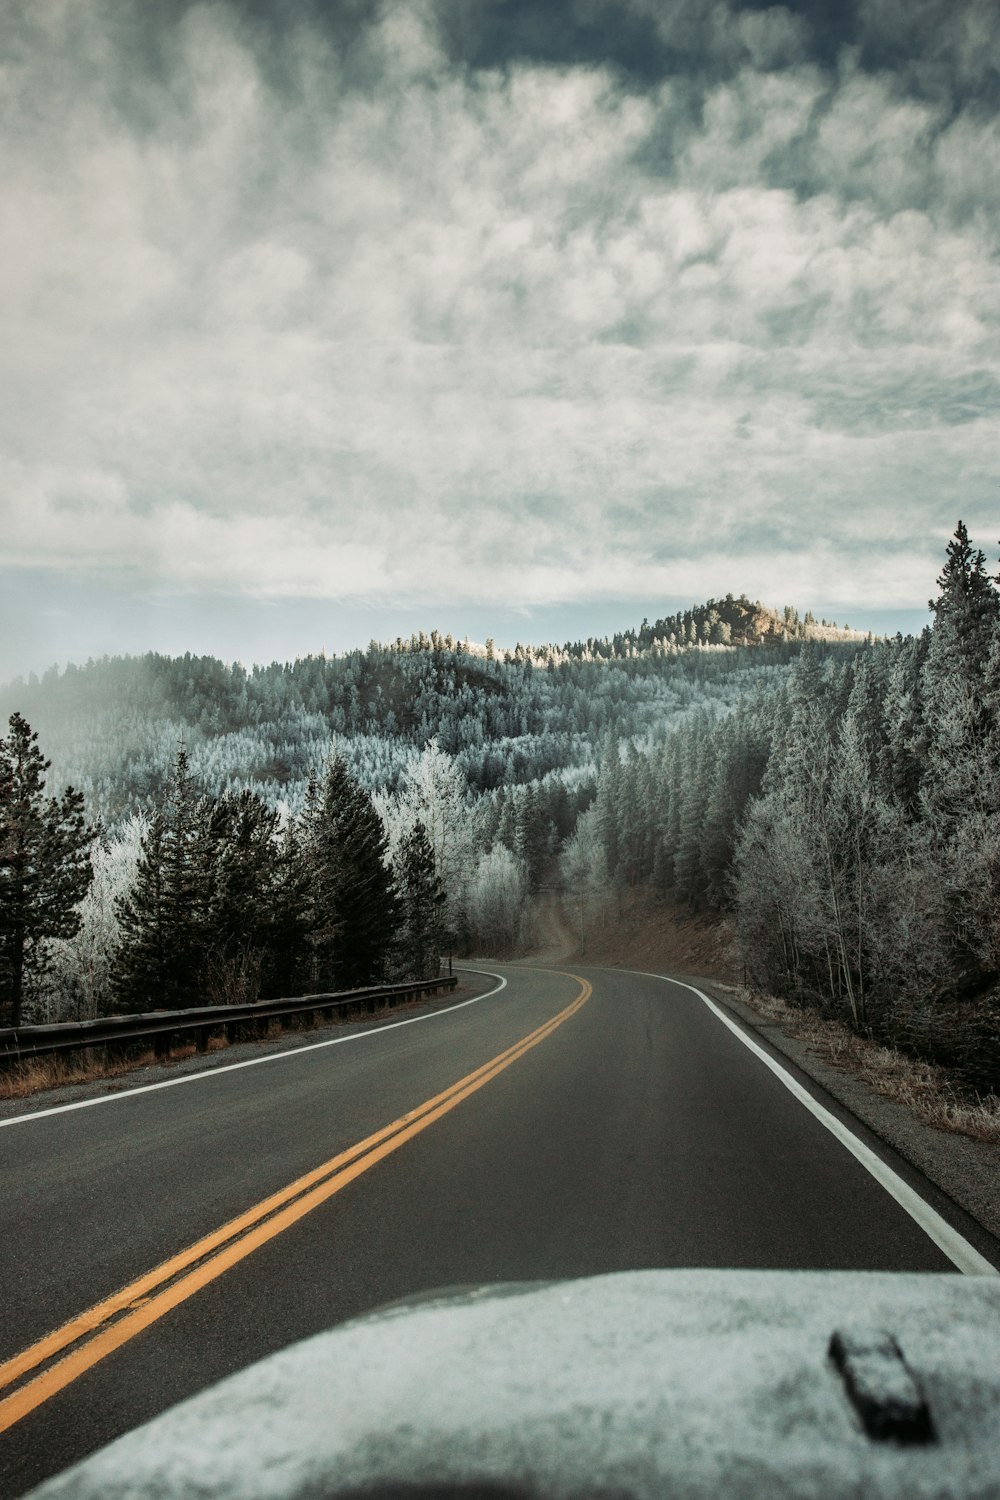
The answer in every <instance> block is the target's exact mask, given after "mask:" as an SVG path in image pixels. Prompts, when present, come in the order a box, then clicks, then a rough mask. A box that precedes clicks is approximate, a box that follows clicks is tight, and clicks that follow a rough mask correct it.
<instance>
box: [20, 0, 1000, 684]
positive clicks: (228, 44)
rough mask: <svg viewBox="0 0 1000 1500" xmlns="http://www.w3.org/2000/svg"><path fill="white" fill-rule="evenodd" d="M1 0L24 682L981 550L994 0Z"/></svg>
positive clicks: (990, 526) (997, 372)
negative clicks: (774, 2) (51, 672)
mask: <svg viewBox="0 0 1000 1500" xmlns="http://www.w3.org/2000/svg"><path fill="white" fill-rule="evenodd" d="M3 11H4V16H3V25H2V28H0V132H2V135H0V202H2V204H3V212H2V217H0V266H2V268H3V274H2V276H0V307H2V314H0V316H2V329H3V337H2V339H0V391H2V403H0V601H2V602H0V630H2V640H0V677H7V676H10V675H12V674H13V673H15V672H21V671H26V670H29V669H36V670H38V669H41V668H44V667H45V666H46V665H47V664H48V663H49V662H50V661H53V660H59V661H64V660H66V659H68V658H74V659H77V660H79V659H85V658H86V657H87V655H89V654H98V653H100V652H104V651H115V650H144V649H148V648H152V649H161V650H170V651H173V650H185V649H190V650H194V651H205V652H213V653H216V654H219V655H222V656H224V657H226V658H231V657H240V658H241V659H243V660H245V661H251V660H259V659H268V660H269V659H271V658H272V657H282V656H289V655H295V654H298V653H304V652H307V651H310V650H318V649H319V648H320V647H321V646H325V647H326V648H327V649H329V650H334V649H342V648H344V647H347V646H350V645H353V644H362V645H364V644H366V643H367V640H368V639H369V637H371V636H373V635H376V636H381V637H388V636H394V635H395V634H396V633H397V630H402V631H404V632H406V633H408V632H409V630H410V629H411V628H414V627H419V626H421V625H423V626H425V627H427V628H430V627H431V626H433V625H437V626H440V628H442V629H443V630H449V629H450V630H453V631H455V632H456V633H458V634H462V633H465V632H466V631H468V632H469V633H470V634H472V635H474V636H477V637H478V638H479V639H482V638H483V637H485V635H487V634H493V635H495V636H496V637H497V639H498V640H501V641H504V642H507V641H510V642H511V643H512V642H513V641H514V639H516V638H521V639H526V640H527V639H543V638H549V637H550V636H554V637H557V638H563V637H565V636H566V635H570V634H572V635H578V634H584V635H586V634H589V633H592V632H601V633H603V631H604V630H606V629H609V628H620V627H622V626H625V625H627V624H630V623H638V621H639V620H640V619H641V618H642V616H643V615H644V614H648V615H650V617H652V616H653V615H655V614H656V613H662V612H664V611H665V610H666V609H667V608H668V607H672V606H673V605H674V604H675V603H677V602H684V601H686V602H691V601H694V600H697V599H704V598H705V597H707V596H708V595H718V594H721V593H725V592H726V591H727V590H732V591H734V592H736V593H739V592H743V591H745V592H747V593H749V594H750V595H751V596H752V597H760V598H762V599H764V600H766V601H768V602H771V603H775V604H784V603H793V604H795V605H797V606H798V607H799V608H800V609H802V610H805V609H806V608H812V609H813V610H814V611H815V612H817V613H819V614H827V615H835V616H836V617H837V618H838V619H841V620H843V619H845V618H846V619H848V620H849V621H850V623H851V624H860V625H864V626H866V627H867V626H868V625H869V624H875V625H876V627H878V626H880V625H882V626H884V627H886V628H895V626H896V624H897V623H899V624H902V625H903V627H904V628H908V627H912V626H914V625H919V624H920V623H921V622H922V620H923V619H924V618H925V617H926V601H927V598H928V595H929V594H930V593H931V592H932V591H933V581H934V576H935V574H936V573H937V571H938V569H939V564H940V560H941V558H942V556H943V549H944V546H945V543H946V541H947V538H948V536H949V534H950V533H951V531H952V530H953V528H954V525H955V522H956V520H957V518H958V517H959V516H962V517H963V518H964V519H965V520H966V522H967V523H968V525H969V528H970V531H971V532H972V534H973V537H974V539H975V540H976V541H977V542H978V543H980V544H981V545H983V546H984V548H985V549H986V550H987V555H988V556H989V557H990V559H991V560H993V559H995V557H996V555H997V538H998V537H1000V485H998V477H1000V476H998V469H1000V441H998V438H1000V432H998V420H997V417H998V394H1000V337H998V335H1000V184H998V164H1000V12H998V10H997V8H996V6H995V0H853V3H852V0H797V3H790V4H787V5H778V6H770V7H767V6H762V5H759V4H741V3H740V0H718V3H717V0H382V3H376V0H328V3H321V0H313V3H295V0H286V3H278V0H271V3H268V0H215V3H185V0H4V6H3Z"/></svg>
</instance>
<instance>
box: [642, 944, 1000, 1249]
mask: <svg viewBox="0 0 1000 1500" xmlns="http://www.w3.org/2000/svg"><path fill="white" fill-rule="evenodd" d="M670 977H675V978H677V979H681V980H682V981H683V982H684V983H686V984H692V985H695V986H696V987H697V988H698V989H700V990H703V991H704V992H705V994H706V995H708V996H710V997H711V999H713V1000H714V1001H715V1002H716V1004H718V1005H721V1006H723V1007H724V1008H725V1009H726V1010H727V1011H728V1012H729V1013H730V1014H731V1015H733V1016H734V1017H735V1018H736V1019H737V1020H738V1021H740V1022H741V1023H742V1024H743V1025H744V1026H745V1027H746V1029H747V1030H748V1031H750V1032H752V1033H753V1034H754V1035H755V1036H756V1037H757V1038H759V1039H760V1040H761V1041H762V1042H763V1043H764V1044H765V1045H766V1046H768V1047H769V1048H770V1049H771V1050H773V1051H774V1052H776V1053H778V1054H780V1055H781V1056H782V1057H785V1058H787V1059H788V1061H789V1062H791V1063H794V1064H795V1066H796V1067H797V1068H799V1069H800V1070H801V1071H802V1072H803V1073H804V1074H805V1075H806V1076H807V1077H808V1078H811V1079H813V1080H814V1082H816V1083H818V1084H819V1085H820V1086H821V1087H822V1088H823V1089H824V1090H825V1091H826V1093H828V1094H829V1095H830V1096H831V1098H833V1099H835V1100H836V1101H837V1102H838V1103H839V1104H841V1105H842V1106H843V1107H844V1108H845V1109H847V1110H848V1111H849V1112H850V1113H851V1114H852V1115H854V1116H855V1117H856V1118H857V1119H858V1120H860V1121H861V1122H862V1123H863V1124H864V1125H866V1126H867V1127H868V1129H869V1130H870V1131H872V1132H873V1134H874V1135H876V1136H877V1137H878V1138H879V1140H881V1141H884V1142H885V1144H886V1145H887V1146H891V1147H892V1149H893V1150H894V1151H896V1152H897V1153H898V1154H899V1155H900V1156H901V1157H902V1158H903V1159H904V1160H905V1161H908V1162H909V1163H910V1164H911V1165H912V1166H914V1167H916V1168H917V1170H918V1171H920V1172H922V1173H923V1175H924V1176H925V1177H927V1178H928V1179H929V1181H931V1182H932V1183H934V1185H935V1186H936V1187H938V1188H939V1189H940V1190H941V1191H942V1192H943V1193H945V1194H946V1195H947V1196H948V1197H949V1198H950V1199H952V1201H953V1202H954V1203H956V1204H958V1206H959V1207H960V1208H961V1209H963V1210H964V1212H965V1213H967V1214H969V1215H970V1217H971V1218H973V1219H974V1220H975V1221H976V1223H977V1224H979V1225H981V1226H982V1228H983V1229H985V1230H986V1231H987V1233H989V1234H991V1235H993V1236H995V1237H997V1238H998V1239H1000V1146H998V1145H994V1144H991V1143H989V1142H985V1141H975V1140H971V1139H970V1138H969V1137H968V1136H963V1135H958V1134H955V1133H953V1132H952V1131H947V1130H938V1129H937V1128H935V1127H934V1126H933V1125H927V1124H925V1123H924V1122H923V1121H921V1120H918V1119H916V1118H915V1116H914V1115H913V1113H912V1112H911V1111H910V1110H909V1109H907V1108H906V1106H905V1105H903V1104H900V1103H897V1102H896V1101H895V1100H893V1099H887V1098H886V1097H885V1096H884V1095H882V1094H879V1093H877V1092H876V1091H875V1090H874V1089H873V1088H871V1087H870V1086H869V1085H868V1084H867V1083H865V1082H864V1081H863V1080H862V1079H860V1078H857V1077H855V1076H854V1075H853V1074H851V1073H848V1072H846V1071H845V1070H844V1069H842V1068H835V1067H833V1066H831V1064H829V1063H827V1062H825V1061H824V1060H823V1059H822V1058H820V1057H817V1055H816V1053H815V1052H814V1051H813V1049H812V1048H811V1047H810V1045H809V1044H808V1042H804V1041H801V1040H799V1039H798V1038H796V1037H792V1036H789V1035H788V1034H787V1033H786V1032H784V1031H782V1030H781V1028H780V1027H778V1026H776V1025H775V1024H774V1023H773V1022H771V1021H769V1020H766V1019H765V1018H763V1017H762V1016H760V1015H759V1014H758V1013H757V1012H756V1011H755V1010H753V1008H752V1007H751V1006H749V1005H747V1004H745V1003H744V1002H743V1001H741V1000H740V999H738V998H737V995H736V992H735V990H734V989H733V988H732V987H731V986H729V985H724V984H720V983H719V982H718V981H717V980H713V979H702V978H699V977H697V976H694V975H686V974H684V975H680V974H678V975H675V976H670Z"/></svg>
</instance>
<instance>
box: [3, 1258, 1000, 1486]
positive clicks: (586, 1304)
mask: <svg viewBox="0 0 1000 1500" xmlns="http://www.w3.org/2000/svg"><path fill="white" fill-rule="evenodd" d="M834 1334H839V1335H840V1341H839V1343H836V1342H835V1343H834V1350H833V1353H831V1339H832V1338H833V1335H834ZM845 1350H846V1351H847V1352H846V1355H845ZM852 1351H853V1354H852ZM852 1360H853V1364H852ZM866 1382H867V1386H868V1387H869V1388H870V1389H869V1390H868V1398H870V1399H869V1404H868V1406H867V1407H866V1405H865V1400H864V1399H863V1397H864V1395H865V1392H864V1389H863V1388H864V1387H865V1384H866ZM872 1391H874V1395H872ZM872 1400H874V1402H875V1406H876V1407H877V1406H878V1404H879V1402H880V1401H882V1403H883V1405H884V1406H885V1408H886V1410H887V1411H888V1412H889V1413H890V1416H891V1413H892V1411H896V1413H897V1416H898V1413H899V1410H900V1409H901V1405H900V1404H901V1403H902V1406H903V1407H905V1406H906V1403H907V1401H909V1402H911V1404H912V1403H913V1402H916V1403H917V1404H922V1405H923V1409H924V1414H925V1416H926V1418H927V1420H926V1423H924V1424H923V1426H922V1427H921V1425H920V1422H918V1423H917V1424H916V1425H911V1426H909V1427H908V1426H907V1425H906V1422H905V1421H903V1422H902V1425H899V1424H898V1423H897V1425H896V1426H895V1427H894V1426H893V1423H892V1421H888V1424H887V1426H886V1428H885V1431H884V1433H883V1435H882V1436H877V1435H875V1436H873V1435H871V1433H870V1431H869V1430H867V1429H866V1422H867V1423H868V1424H869V1427H871V1426H872V1423H871V1401H872ZM922 1421H923V1419H922V1418H921V1422H922ZM877 1428H878V1422H877V1421H876V1422H875V1424H874V1429H877ZM874 1429H873V1430H874ZM998 1432H1000V1279H995V1278H993V1277H963V1276H957V1275H955V1276H952V1275H894V1274H886V1273H853V1272H851V1273H847V1272H844V1273H842V1272H770V1271H768V1272H752V1271H732V1272H731V1271H700V1270H690V1271H640V1272H629V1273H621V1274H616V1275H608V1276H596V1277H590V1278H587V1279H583V1280H578V1281H562V1282H549V1283H529V1284H524V1283H521V1284H517V1283H515V1284H506V1285H502V1286H490V1287H481V1288H475V1289H459V1290H450V1291H444V1292H441V1293H437V1294H431V1295H427V1296H423V1297H420V1298H416V1299H411V1300H410V1301H408V1302H406V1303H401V1304H397V1305H394V1306H391V1307H388V1308H384V1309H381V1310H380V1311H378V1312H375V1313H373V1314H371V1315H369V1316H367V1317H365V1318H362V1319H358V1320H356V1321H354V1322H352V1323H348V1324H344V1325H342V1326H341V1327H338V1328H335V1329H332V1330H331V1331H329V1332H327V1333H323V1334H320V1335H318V1336H316V1337H314V1338H311V1339H308V1340H306V1341H304V1342H302V1343H300V1344H296V1345H294V1346H292V1347H291V1348H289V1349H286V1350H284V1351H282V1352H281V1353H279V1354H276V1355H273V1356H271V1357H270V1358H268V1359H265V1360H263V1361H261V1362H260V1363H259V1364H257V1365H254V1366H252V1367H251V1368H249V1369H247V1370H244V1371H242V1372H241V1373H240V1374H238V1375H235V1376H232V1377H230V1378H229V1379H227V1380H224V1381H222V1382H221V1383H220V1384H218V1385H216V1386H214V1387H213V1388H211V1389H210V1390H208V1391H206V1392H204V1393H203V1394H201V1395H199V1396H196V1397H194V1398H193V1399H191V1400H189V1401H186V1402H184V1403H183V1404H182V1405H180V1406H178V1407H175V1408H174V1409H173V1410H172V1411H169V1412H166V1413H165V1414H164V1415H162V1416H160V1417H158V1418H157V1419H156V1420H155V1421H153V1422H150V1423H149V1424H148V1425H146V1426H144V1427H142V1428H139V1429H137V1430H136V1431H135V1432H133V1433H130V1434H128V1435H127V1436H126V1437H123V1438H121V1439H119V1440H118V1441H117V1442H115V1443H113V1444H111V1445H110V1446H109V1447H107V1448H105V1449H104V1450H103V1451H101V1452H100V1453H98V1454H95V1455H94V1456H93V1457H91V1458H90V1459H88V1460H86V1461H85V1462H84V1463H82V1464H80V1465H78V1466H77V1467H76V1468H74V1469H72V1470H70V1471H68V1472H67V1473H65V1474H63V1475H60V1476H58V1477H57V1478H56V1479H53V1480H50V1481H49V1482H47V1483H46V1484H44V1485H42V1486H41V1487H40V1488H39V1489H38V1490H36V1491H34V1492H33V1494H34V1496H35V1497H37V1500H42V1497H44V1500H56V1497H57V1496H59V1497H62V1496H67V1497H68V1496H70V1495H72V1496H73V1497H74V1500H91V1497H93V1500H98V1497H100V1500H118V1497H125V1496H138V1495H142V1496H146V1497H148V1496H156V1497H158V1500H159V1497H162V1500H195V1497H198V1500H206V1497H207V1496H213V1497H225V1500H236V1497H240V1500H304V1497H306V1496H309V1497H317V1496H320V1495H322V1496H324V1497H338V1496H348V1495H356V1494H362V1493H363V1494H365V1495H368V1496H372V1495H383V1496H388V1495H402V1494H406V1495H409V1496H411V1497H412V1496H416V1495H420V1494H421V1493H426V1494H441V1493H442V1492H444V1493H452V1494H464V1495H467V1496H468V1495H474V1494H491V1495H500V1496H503V1495H510V1496H514V1495H518V1496H527V1495H531V1496H535V1495H538V1496H598V1495H600V1496H605V1497H606V1496H610V1495H616V1496H636V1497H638V1496H651V1497H652V1496H656V1497H657V1500H661V1497H663V1496H666V1495H669V1496H671V1497H684V1500H687V1497H691V1500H693V1497H708V1496H712V1497H716V1496H721V1495H725V1496H726V1497H727V1500H741V1497H747V1500H750V1497H754V1500H758V1497H760V1496H762V1495H769V1496H772V1495H795V1496H817V1497H823V1500H838V1497H841V1496H843V1497H845V1500H846V1497H848V1496H849V1497H852V1500H856V1497H857V1496H858V1495H862V1494H863V1495H864V1496H865V1497H866V1500H876V1497H882V1496H894V1497H903V1496H905V1497H907V1500H919V1497H921V1496H927V1497H930V1496H934V1497H937V1500H940V1497H943V1496H956V1497H957V1496H961V1497H965V1500H969V1497H973V1496H982V1497H986V1496H991V1497H996V1496H997V1495H998V1494H1000V1459H998V1451H1000V1450H998V1447H997V1441H998Z"/></svg>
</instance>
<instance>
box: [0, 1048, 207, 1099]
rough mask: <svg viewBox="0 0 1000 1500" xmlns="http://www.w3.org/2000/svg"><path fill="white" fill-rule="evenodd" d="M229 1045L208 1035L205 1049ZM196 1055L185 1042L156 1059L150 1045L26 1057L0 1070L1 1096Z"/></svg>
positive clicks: (36, 1091) (16, 1096) (37, 1091)
mask: <svg viewBox="0 0 1000 1500" xmlns="http://www.w3.org/2000/svg"><path fill="white" fill-rule="evenodd" d="M229 1046H230V1043H229V1042H228V1041H227V1039H226V1038H225V1037H224V1036H221V1035H220V1036H213V1037H209V1040H208V1047H207V1049H206V1050H207V1051H208V1052H221V1051H224V1050H225V1049H226V1048H227V1047H229ZM197 1054H198V1049H197V1047H196V1046H195V1044H194V1042H186V1043H184V1044H183V1045H177V1046H175V1047H171V1049H170V1053H169V1055H168V1056H167V1057H159V1058H158V1057H157V1056H156V1054H155V1052H154V1051H153V1049H152V1048H151V1047H150V1048H147V1049H146V1050H145V1051H143V1052H136V1053H134V1054H133V1056H131V1057H118V1058H109V1057H106V1056H104V1054H103V1052H102V1050H101V1049H100V1048H97V1047H95V1048H94V1049H93V1050H88V1051H83V1052H77V1053H75V1054H74V1053H70V1054H68V1055H67V1056H65V1057H60V1056H59V1055H58V1054H57V1055H56V1056H54V1057H32V1058H27V1059H26V1060H25V1061H24V1062H21V1063H15V1064H14V1065H13V1066H12V1067H11V1068H9V1069H4V1070H3V1071H2V1072H0V1099H25V1098H27V1097H28V1095H29V1094H40V1093H43V1092H44V1091H45V1090H46V1089H58V1088H66V1087H67V1086H68V1085H69V1084H73V1083H94V1082H95V1081H96V1080H97V1079H100V1078H119V1077H121V1076H122V1075H123V1074H127V1073H135V1072H137V1071H138V1070H139V1069H140V1068H149V1067H153V1066H154V1065H156V1066H159V1067H170V1065H171V1064H172V1063H179V1062H183V1061H184V1060H185V1059H186V1058H189V1057H196V1056H197Z"/></svg>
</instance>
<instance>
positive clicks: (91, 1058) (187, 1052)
mask: <svg viewBox="0 0 1000 1500" xmlns="http://www.w3.org/2000/svg"><path fill="white" fill-rule="evenodd" d="M459 993H463V994H464V993H465V990H464V988H463V987H462V986H459V989H458V990H456V991H455V992H454V994H455V995H457V994H459ZM453 998H454V996H453V995H448V996H447V997H446V999H447V1003H449V1004H450V1003H452V1001H453ZM426 1004H427V1001H426V1000H406V1001H403V1002H402V1004H399V1005H389V1006H385V1007H382V1008H380V1009H379V1010H377V1011H376V1012H375V1014H374V1015H366V1014H363V1013H360V1012H358V1013H354V1014H351V1015H349V1016H340V1015H335V1016H328V1017H326V1018H324V1019H323V1020H322V1021H320V1020H319V1018H318V1017H317V1016H315V1015H314V1016H313V1017H312V1018H311V1019H307V1018H306V1016H296V1015H292V1016H286V1017H285V1018H284V1022H282V1019H280V1018H278V1017H272V1018H271V1019H270V1020H269V1021H268V1024H267V1028H266V1030H265V1029H264V1028H263V1026H262V1027H261V1030H260V1033H259V1034H258V1035H257V1036H254V1037H249V1036H247V1037H244V1038H241V1039H240V1041H238V1042H236V1043H231V1042H230V1041H229V1039H228V1038H227V1037H226V1035H225V1034H224V1033H223V1032H221V1031H220V1032H216V1033H215V1034H214V1035H212V1036H210V1037H209V1039H208V1046H207V1047H206V1049H205V1050H206V1052H209V1053H211V1052H224V1051H226V1050H227V1049H228V1048H229V1047H230V1046H233V1045H236V1046H240V1045H247V1044H249V1043H253V1042H256V1043H258V1044H263V1043H266V1042H271V1041H276V1040H277V1039H278V1038H279V1037H282V1036H287V1034H288V1033H289V1032H290V1031H316V1030H317V1029H318V1028H319V1027H320V1026H322V1027H327V1026H331V1025H333V1026H337V1025H350V1024H351V1023H352V1022H357V1021H364V1022H365V1024H367V1025H371V1024H372V1022H376V1021H378V1019H379V1018H380V1017H381V1016H382V1015H388V1014H389V1013H390V1012H391V1013H392V1014H396V1013H401V1012H404V1011H409V1010H414V1009H417V1008H418V1007H420V1006H422V1005H426ZM197 1055H198V1049H197V1047H196V1046H195V1044H194V1042H184V1043H180V1042H178V1043H176V1044H175V1045H174V1046H172V1047H171V1049H170V1052H169V1054H168V1055H167V1056H166V1057H157V1056H156V1054H155V1053H154V1051H153V1049H152V1048H151V1047H150V1048H148V1049H146V1050H145V1051H143V1052H141V1053H135V1054H133V1055H132V1056H131V1057H118V1058H109V1057H107V1056H106V1055H105V1053H104V1051H103V1049H101V1048H99V1047H95V1048H93V1049H88V1050H87V1051H81V1052H76V1053H68V1054H66V1055H65V1056H59V1055H58V1054H57V1055H55V1056H53V1057H35V1058H29V1059H26V1060H25V1061H24V1062H21V1063H15V1064H13V1065H12V1066H11V1067H10V1068H0V1100H2V1099H25V1098H27V1097H28V1095H30V1094H39V1093H42V1092H44V1091H45V1090H46V1089H58V1088H65V1087H67V1086H68V1085H70V1084H74V1083H95V1082H97V1081H98V1080H99V1079H102V1078H118V1077H121V1075H122V1074H127V1073H135V1072H137V1071H138V1070H139V1069H140V1068H148V1067H153V1066H156V1067H161V1068H168V1067H170V1066H171V1065H172V1064H174V1063H179V1062H183V1061H184V1060H185V1059H186V1058H191V1057H196V1056H197ZM202 1055H204V1054H202Z"/></svg>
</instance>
